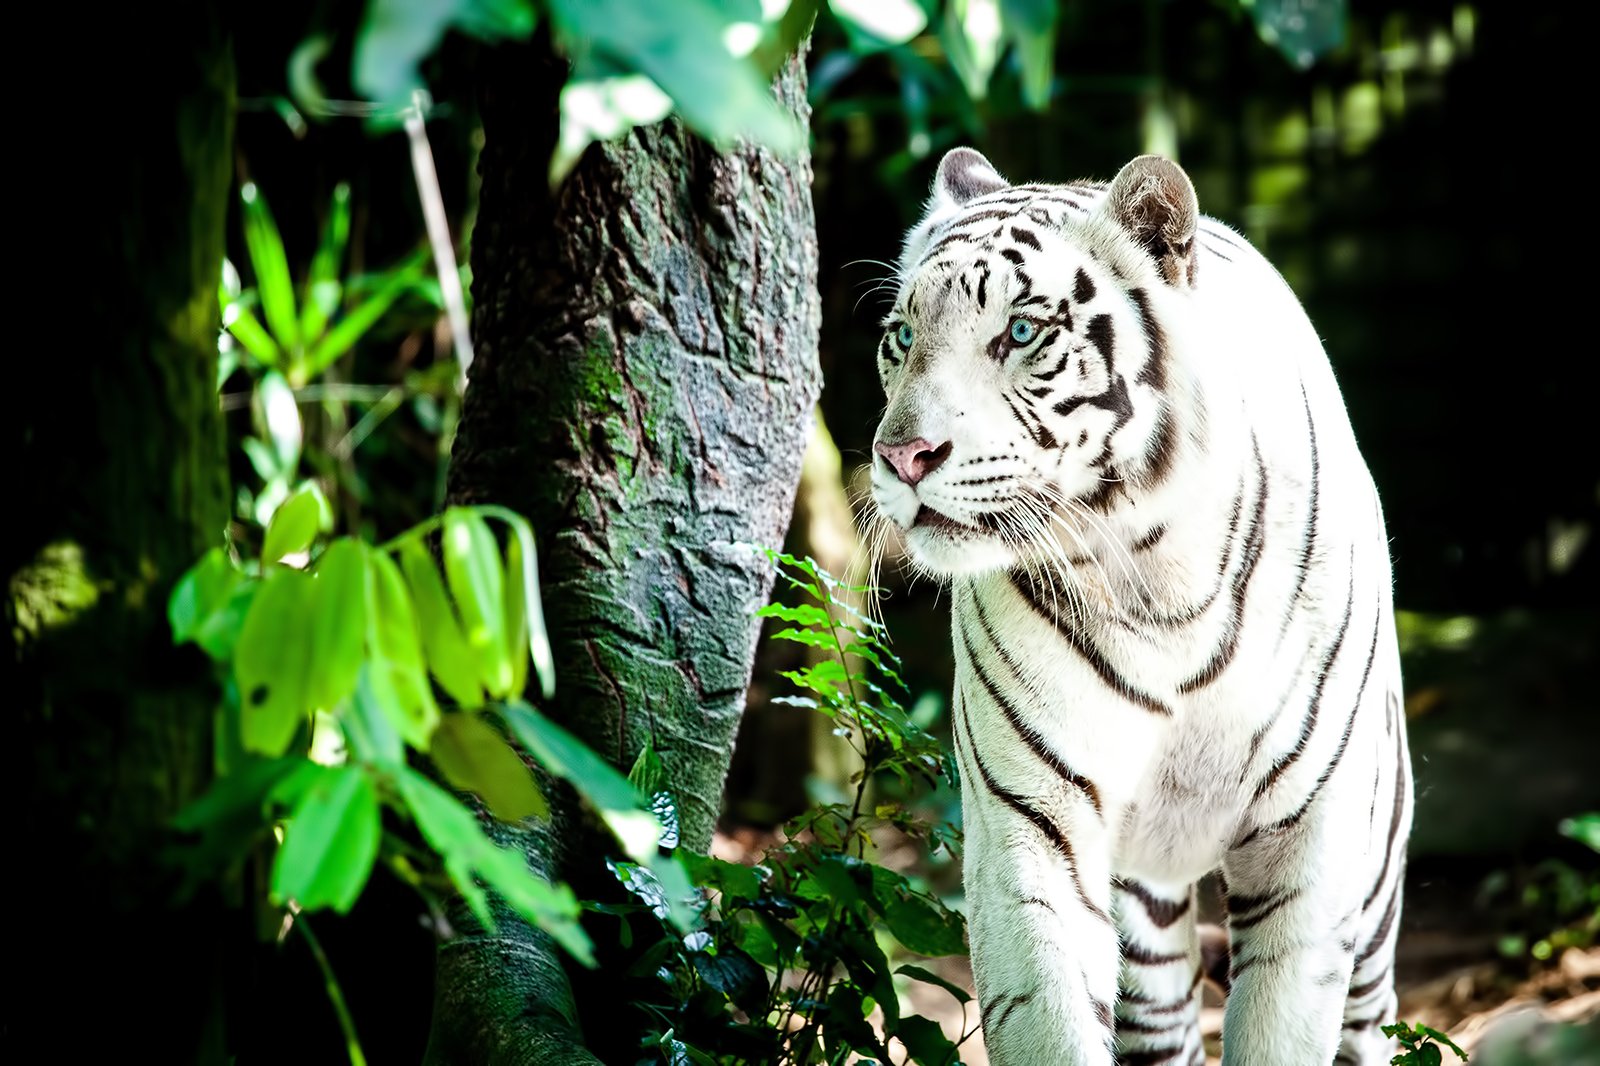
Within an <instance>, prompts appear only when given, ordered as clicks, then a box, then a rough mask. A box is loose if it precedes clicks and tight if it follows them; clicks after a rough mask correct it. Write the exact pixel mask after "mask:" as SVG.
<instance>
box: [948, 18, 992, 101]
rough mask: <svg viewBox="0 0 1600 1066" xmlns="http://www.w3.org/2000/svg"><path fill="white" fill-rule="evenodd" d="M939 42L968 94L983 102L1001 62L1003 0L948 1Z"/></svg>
mask: <svg viewBox="0 0 1600 1066" xmlns="http://www.w3.org/2000/svg"><path fill="white" fill-rule="evenodd" d="M944 11H945V15H944V24H943V25H942V26H941V27H940V29H939V39H940V41H941V42H943V44H944V47H945V54H946V55H947V56H949V58H950V65H951V66H952V67H953V68H954V69H955V71H956V74H957V75H959V76H960V78H961V84H962V85H963V86H964V87H965V88H966V90H967V95H968V96H970V97H971V98H972V99H974V100H981V99H983V98H984V97H985V96H987V95H988V93H989V77H990V75H992V74H993V73H994V68H995V64H996V63H998V62H999V61H1000V42H1001V29H1000V4H999V0H948V2H947V3H946V4H945V9H944Z"/></svg>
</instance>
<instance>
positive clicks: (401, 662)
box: [366, 548, 439, 751]
mask: <svg viewBox="0 0 1600 1066" xmlns="http://www.w3.org/2000/svg"><path fill="white" fill-rule="evenodd" d="M366 554H367V567H368V575H369V577H368V583H367V595H368V597H369V599H368V602H367V652H368V655H369V657H370V661H369V664H368V669H367V674H366V678H367V682H368V688H369V690H370V691H369V695H370V698H371V699H372V700H373V701H374V702H376V703H377V704H378V706H379V707H380V708H382V710H383V712H384V713H385V714H387V715H388V716H389V720H390V722H391V723H392V724H393V725H394V727H395V729H396V730H398V731H399V733H400V735H401V736H402V737H404V738H405V740H406V743H408V744H410V745H411V746H412V747H414V748H416V749H417V750H419V751H427V750H428V745H429V743H430V742H431V740H432V737H433V730H434V727H435V726H437V725H438V724H439V706H438V704H437V703H435V702H434V699H433V689H432V688H431V687H430V686H429V685H428V675H427V672H426V669H425V668H424V665H423V658H422V640H421V635H420V634H419V632H418V630H417V619H416V615H415V614H414V613H413V612H412V608H411V597H410V596H409V595H408V594H407V591H406V583H405V580H404V579H403V578H402V577H401V576H400V568H399V567H397V566H396V565H395V564H394V560H392V559H390V558H389V557H388V556H387V555H385V554H384V553H383V552H381V551H379V550H377V549H375V548H369V549H367V553H366Z"/></svg>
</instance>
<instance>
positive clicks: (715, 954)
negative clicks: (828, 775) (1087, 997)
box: [594, 551, 976, 1066]
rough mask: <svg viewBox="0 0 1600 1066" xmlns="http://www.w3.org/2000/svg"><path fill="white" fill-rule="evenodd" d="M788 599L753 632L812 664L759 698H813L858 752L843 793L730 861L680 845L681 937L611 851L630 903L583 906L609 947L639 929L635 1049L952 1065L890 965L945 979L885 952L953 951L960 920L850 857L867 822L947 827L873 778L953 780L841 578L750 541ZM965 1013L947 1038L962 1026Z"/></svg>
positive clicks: (951, 1050) (649, 1057) (900, 785)
mask: <svg viewBox="0 0 1600 1066" xmlns="http://www.w3.org/2000/svg"><path fill="white" fill-rule="evenodd" d="M767 555H768V558H769V559H771V560H772V562H773V563H774V564H775V565H776V566H777V567H778V571H779V574H780V577H781V578H782V580H783V581H784V582H785V583H786V584H787V586H788V587H789V589H790V590H791V591H793V592H797V593H799V594H800V602H798V603H793V604H783V603H775V604H772V605H771V606H768V607H765V608H763V609H762V610H761V611H760V612H759V614H760V615H761V616H762V617H764V618H772V619H776V620H777V621H779V622H782V623H785V625H784V627H783V628H781V629H779V630H778V631H777V632H775V633H773V634H772V637H771V639H774V640H786V641H793V642H797V643H800V644H804V645H807V646H809V647H813V648H816V649H818V650H819V651H821V652H822V653H823V654H822V656H821V657H820V658H819V659H818V661H816V662H815V663H814V664H812V665H809V666H806V667H804V668H802V669H797V670H791V671H788V672H786V673H785V674H784V675H783V676H784V677H785V678H787V679H788V680H789V681H790V682H791V683H792V684H793V685H794V686H795V688H796V689H797V690H798V691H797V692H796V693H795V694H793V695H789V696H784V697H780V698H779V699H778V700H777V702H780V703H785V704H788V705H790V706H794V707H798V708H803V709H807V710H814V711H816V712H818V713H821V714H824V715H826V716H827V717H828V718H829V719H831V720H832V721H833V723H834V731H835V733H836V734H837V735H838V736H840V737H842V738H844V739H845V740H846V741H847V742H848V743H849V744H850V745H851V747H852V748H853V749H854V750H855V752H856V753H857V755H859V756H860V758H861V762H862V770H861V772H860V773H859V774H858V775H856V777H855V778H854V780H853V782H852V783H853V785H854V786H855V787H854V794H853V795H850V796H847V797H845V798H843V799H841V800H839V801H838V802H827V803H821V804H818V805H816V806H814V807H812V808H811V809H810V810H808V811H807V812H806V813H804V814H803V815H801V816H800V817H799V818H796V819H795V820H794V821H792V822H791V823H790V824H789V826H788V827H787V839H786V840H785V841H784V842H783V843H781V844H779V845H778V846H776V847H774V848H772V849H771V850H769V851H768V852H767V854H766V855H765V856H763V859H762V861H761V862H760V863H759V864H758V865H754V866H744V865H740V864H737V863H730V862H725V861H723V860H720V859H715V858H707V857H704V856H684V857H683V858H684V861H685V863H686V865H687V866H688V868H689V871H690V874H691V876H692V878H693V879H694V882H695V884H696V885H698V886H700V888H701V890H702V892H703V897H704V901H703V903H702V906H703V908H704V910H703V913H702V919H703V925H702V926H701V928H699V929H698V930H697V931H696V932H694V933H692V934H690V935H689V936H687V937H684V936H681V935H679V934H677V933H675V932H674V931H673V930H671V929H669V928H667V927H664V926H663V925H661V924H660V922H659V920H658V919H659V918H660V917H661V916H663V915H664V913H665V909H664V903H665V899H664V898H663V895H662V893H661V892H660V891H659V889H658V887H657V886H656V885H654V884H653V883H652V882H651V880H650V879H649V878H641V877H640V876H639V875H638V872H637V871H636V870H634V869H632V868H629V867H627V866H626V865H625V864H619V866H618V870H617V873H618V876H619V878H620V879H621V880H622V881H623V883H624V884H625V885H626V886H627V887H628V888H629V889H630V890H631V891H632V892H633V893H634V896H635V898H636V902H633V903H630V904H627V905H622V906H599V905H594V906H596V909H599V910H603V911H605V912H607V913H610V914H614V915H615V916H616V917H617V918H618V920H619V921H620V922H621V923H622V924H621V929H622V934H621V935H622V938H623V943H624V944H625V945H628V944H635V943H637V939H638V937H639V936H640V935H641V933H643V934H645V935H648V936H650V937H651V938H652V942H650V943H649V944H647V946H645V947H644V948H643V949H642V954H641V955H640V956H639V958H638V962H637V963H636V964H635V965H634V967H633V969H632V971H631V974H630V976H631V977H632V978H634V984H633V988H634V989H635V990H636V991H634V993H633V994H632V995H631V997H630V998H631V999H632V1005H633V1007H634V1009H637V1010H641V1011H644V1012H646V1013H647V1014H648V1015H649V1016H650V1018H651V1019H652V1020H653V1022H654V1027H653V1030H652V1032H651V1035H650V1037H649V1038H648V1039H647V1040H646V1042H645V1047H644V1050H645V1055H644V1057H643V1058H641V1059H640V1060H639V1061H640V1062H641V1063H646V1064H648V1063H667V1064H669V1066H678V1064H688V1063H693V1064H697V1066H710V1064H717V1066H721V1064H734V1063H744V1062H764V1063H785V1064H799V1063H816V1062H828V1063H835V1062H845V1061H847V1060H849V1058H850V1057H851V1056H853V1055H858V1054H859V1055H865V1056H869V1057H870V1058H871V1059H872V1060H873V1061H878V1062H885V1063H920V1064H923V1066H956V1064H958V1063H959V1061H960V1060H959V1058H958V1055H959V1046H958V1045H959V1041H952V1040H950V1039H949V1038H948V1037H947V1036H946V1035H945V1034H944V1033H943V1032H942V1031H941V1029H940V1027H939V1025H938V1024H937V1023H935V1022H934V1021H932V1020H930V1019H927V1018H922V1017H916V1016H911V1015H906V1014H903V1013H902V1011H901V1008H900V997H899V993H898V992H897V990H896V987H895V986H896V980H897V978H898V979H899V980H900V981H921V982H925V983H928V984H932V985H935V986H937V987H939V988H942V989H944V990H945V991H946V992H948V993H949V994H950V995H951V996H953V997H955V999H956V1000H957V1001H958V1002H959V1003H961V1005H962V1007H963V1010H965V1009H966V1005H967V1004H968V1003H969V1002H970V1000H971V997H970V996H969V995H968V993H967V992H966V991H965V990H964V989H961V988H960V987H958V986H956V985H953V984H950V983H949V982H947V981H945V980H944V979H943V978H941V977H939V976H938V975H937V974H935V973H933V972H931V971H930V970H928V969H926V968H924V967H923V966H920V965H917V964H916V963H915V962H909V963H903V964H901V965H895V962H894V961H892V957H893V956H895V955H896V954H897V953H900V952H902V951H903V952H909V953H912V954H913V955H916V956H942V955H956V954H964V953H965V951H966V944H965V923H964V921H963V920H962V918H961V916H960V915H959V914H957V913H956V912H954V911H952V910H950V909H948V908H947V907H946V906H945V905H944V904H943V903H942V902H941V901H940V900H939V899H938V898H937V897H936V896H935V895H933V894H932V893H931V892H929V891H928V890H927V889H926V887H925V886H923V885H921V884H918V883H917V882H916V881H914V880H913V879H912V878H910V877H907V876H906V875H904V874H902V873H899V872H896V871H893V870H890V869H887V868H885V867H883V866H881V865H879V864H877V863H875V862H872V861H871V860H870V859H869V858H868V857H867V855H868V848H869V846H870V844H871V839H870V831H871V830H872V829H873V828H874V827H882V826H888V825H892V826H894V827H896V828H898V829H899V830H901V831H902V832H906V833H909V834H912V835H914V836H917V837H920V838H922V839H924V840H927V841H929V842H930V843H931V846H932V847H933V848H934V849H938V848H940V847H948V846H951V845H952V844H953V842H954V834H953V833H952V832H951V831H950V830H949V829H948V827H945V828H943V829H936V828H935V827H934V826H932V825H929V824H927V823H926V822H925V821H924V820H923V819H921V818H920V817H918V815H917V814H916V813H915V812H914V811H913V810H912V809H911V808H910V807H909V806H908V804H907V803H906V802H904V801H901V802H893V801H885V802H875V803H872V804H870V805H869V802H868V797H869V793H870V792H871V790H872V789H873V787H874V783H875V782H876V783H878V784H880V785H883V786H885V787H886V789H893V790H895V791H896V792H897V793H898V794H899V795H900V796H902V797H905V798H911V797H913V796H914V795H915V794H916V793H917V792H918V791H920V790H924V789H927V788H929V787H931V786H934V785H937V784H939V783H940V782H949V781H953V780H954V767H953V765H952V761H951V760H950V758H949V756H948V755H947V753H946V752H944V751H943V749H942V748H941V746H940V745H939V743H938V742H937V741H936V740H935V739H934V738H933V737H932V736H930V735H929V734H928V733H927V732H925V731H924V730H923V729H922V728H921V727H920V726H918V725H917V724H916V723H915V722H914V721H913V720H912V718H911V717H910V716H908V714H907V712H906V710H905V708H904V707H903V706H902V704H901V702H900V699H899V696H900V695H901V694H903V693H904V692H905V687H904V685H903V683H902V682H901V680H900V677H899V672H898V671H899V666H900V663H899V660H898V659H897V658H896V656H895V654H894V652H893V651H892V650H891V649H890V648H889V645H888V639H887V635H886V634H885V632H884V631H883V628H882V626H881V625H880V624H879V623H877V622H875V621H873V620H871V619H868V618H867V617H865V616H864V615H862V614H861V613H859V612H858V611H857V610H856V609H855V608H854V607H853V606H852V605H851V604H850V603H849V602H848V600H847V599H846V598H844V595H843V594H846V593H856V592H864V591H865V590H862V589H853V588H850V587H848V586H844V585H841V584H840V583H839V582H838V581H836V580H835V579H834V578H833V577H832V576H830V575H829V574H828V573H827V572H826V571H825V570H823V569H822V568H821V567H819V566H817V565H816V563H815V562H813V561H812V560H810V559H797V558H795V557H793V556H790V555H785V554H782V553H778V552H770V551H769V552H768V553H767ZM652 760H653V756H652V755H651V753H650V752H648V751H647V752H646V753H645V754H644V755H641V757H640V763H639V765H637V766H636V767H635V768H634V774H633V777H634V781H635V784H636V785H637V786H638V787H639V788H640V789H641V790H642V791H645V792H652V793H656V796H657V807H658V811H659V810H660V809H661V807H662V806H663V805H665V806H666V807H667V808H669V809H670V804H671V797H670V795H669V794H667V793H664V792H660V791H658V790H659V789H660V786H661V779H660V774H659V770H658V769H657V768H656V767H658V765H659V764H657V763H653V761H652ZM975 1029H976V1018H975V1017H974V1019H973V1020H972V1025H971V1026H970V1027H969V1028H968V1029H967V1030H966V1031H965V1033H964V1035H963V1037H962V1039H965V1038H966V1037H969V1036H971V1035H972V1032H973V1031H974V1030H975Z"/></svg>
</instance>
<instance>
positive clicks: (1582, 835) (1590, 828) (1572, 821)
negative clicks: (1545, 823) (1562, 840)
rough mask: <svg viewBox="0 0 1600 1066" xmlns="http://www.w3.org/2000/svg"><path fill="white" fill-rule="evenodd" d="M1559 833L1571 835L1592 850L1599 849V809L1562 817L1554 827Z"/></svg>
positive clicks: (1566, 835)
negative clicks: (1559, 822)
mask: <svg viewBox="0 0 1600 1066" xmlns="http://www.w3.org/2000/svg"><path fill="white" fill-rule="evenodd" d="M1556 828H1557V829H1559V830H1560V831H1561V835H1562V836H1565V837H1571V838H1572V839H1573V840H1576V841H1577V842H1578V843H1580V844H1583V845H1584V846H1585V847H1588V848H1590V849H1592V850H1594V851H1600V811H1590V812H1588V813H1587V814H1579V815H1575V816H1574V817H1571V818H1563V819H1562V820H1561V824H1560V825H1559V826H1557V827H1556Z"/></svg>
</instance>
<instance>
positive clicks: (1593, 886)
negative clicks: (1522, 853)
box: [1478, 812, 1600, 963]
mask: <svg viewBox="0 0 1600 1066" xmlns="http://www.w3.org/2000/svg"><path fill="white" fill-rule="evenodd" d="M1557 828H1558V829H1559V831H1560V832H1561V834H1562V835H1563V836H1566V837H1569V838H1571V839H1572V840H1575V841H1577V842H1578V843H1579V844H1582V845H1584V846H1585V847H1588V848H1590V849H1591V850H1593V851H1596V852H1600V813H1593V812H1591V813H1588V814H1580V815H1576V816H1574V817H1572V818H1566V819H1563V820H1562V821H1561V823H1560V825H1559V826H1558V827H1557ZM1478 899H1479V904H1480V905H1481V906H1491V905H1498V909H1500V910H1503V912H1504V913H1505V914H1506V915H1507V918H1506V919H1505V924H1504V926H1503V927H1502V930H1501V933H1500V939H1499V948H1500V953H1501V954H1502V955H1503V956H1505V957H1506V958H1508V959H1525V958H1529V957H1531V958H1532V959H1534V960H1536V961H1537V962H1541V963H1542V962H1549V961H1550V960H1551V959H1554V958H1556V957H1557V956H1559V955H1560V954H1561V953H1562V952H1563V951H1565V950H1566V949H1568V948H1580V949H1581V948H1589V947H1592V946H1594V944H1595V943H1597V942H1600V872H1597V871H1596V870H1595V869H1593V866H1592V864H1585V865H1584V867H1583V868H1580V867H1578V866H1573V865H1572V864H1571V863H1568V862H1565V861H1563V860H1562V859H1557V858H1550V859H1545V860H1543V861H1541V862H1539V863H1537V864H1535V865H1534V866H1532V867H1530V868H1524V869H1517V870H1496V871H1495V872H1494V873H1492V874H1490V875H1489V876H1488V877H1486V878H1485V879H1484V881H1483V884H1482V885H1481V886H1480V887H1479V889H1478Z"/></svg>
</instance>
